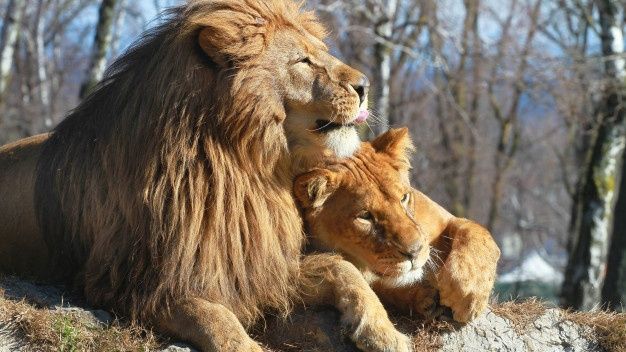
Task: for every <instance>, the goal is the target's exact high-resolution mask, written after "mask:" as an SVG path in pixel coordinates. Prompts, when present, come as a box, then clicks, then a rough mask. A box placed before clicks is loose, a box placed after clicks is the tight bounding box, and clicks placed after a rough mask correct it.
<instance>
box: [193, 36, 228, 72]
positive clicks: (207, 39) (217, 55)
mask: <svg viewBox="0 0 626 352" xmlns="http://www.w3.org/2000/svg"><path fill="white" fill-rule="evenodd" d="M222 37H223V35H220V33H219V31H217V30H215V28H212V27H205V28H203V29H202V30H201V31H200V34H199V36H198V44H200V48H202V51H204V53H205V54H206V55H207V56H208V57H209V59H211V61H213V62H214V63H216V64H217V65H218V66H220V67H226V66H227V64H228V57H227V55H226V54H225V53H224V52H223V51H222V49H221V45H223V43H224V42H225V40H224V38H222ZM220 41H221V42H220Z"/></svg>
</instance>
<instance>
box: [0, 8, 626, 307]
mask: <svg viewBox="0 0 626 352" xmlns="http://www.w3.org/2000/svg"><path fill="white" fill-rule="evenodd" d="M181 3H182V1H176V0H139V1H131V0H0V9H1V11H0V14H1V16H0V17H1V18H0V21H1V22H0V31H1V32H0V144H4V143H6V142H9V141H13V140H16V139H19V138H22V137H26V136H29V135H33V134H36V133H40V132H44V131H48V130H50V129H51V128H53V127H54V126H55V125H56V124H57V123H58V122H59V121H60V120H61V119H63V117H64V115H65V114H66V112H67V111H68V110H69V109H72V108H73V107H74V106H76V104H77V103H78V102H79V101H80V99H81V97H83V96H84V95H85V94H86V93H87V92H89V90H90V89H91V88H92V87H93V85H94V84H95V82H97V81H98V80H99V79H100V78H101V77H102V75H103V73H104V69H105V67H106V66H107V64H108V63H110V62H111V60H114V59H115V57H116V56H117V55H119V54H120V53H121V52H123V50H124V49H125V48H127V47H128V45H129V44H130V43H132V42H133V40H135V39H136V38H137V37H138V36H139V34H140V33H141V32H142V31H144V30H146V29H149V28H151V27H153V26H155V25H156V24H158V23H159V22H160V21H162V19H161V18H160V17H159V16H158V13H160V12H161V11H162V10H163V9H164V8H166V7H168V6H175V5H178V4H181ZM305 6H306V7H307V8H310V9H312V10H316V11H317V12H318V14H319V16H320V18H321V19H322V20H323V21H324V22H325V23H326V24H327V26H328V28H329V29H330V36H329V38H328V44H329V45H330V47H331V50H332V51H333V53H334V54H335V55H337V56H338V57H340V58H341V59H342V60H344V61H345V62H346V63H348V64H350V65H352V66H354V67H356V68H358V69H360V70H362V71H363V72H365V73H367V74H368V75H369V77H370V79H371V81H372V90H371V96H370V101H371V109H372V112H373V118H372V119H371V121H370V126H369V127H368V128H367V129H366V130H364V131H363V132H364V134H365V135H368V136H373V135H376V134H378V133H380V132H381V131H384V130H386V129H387V128H388V127H389V126H392V127H394V126H409V128H410V129H411V133H412V136H413V138H414V141H415V144H416V146H417V153H416V155H415V157H414V160H413V166H414V169H413V182H414V185H415V186H416V187H417V188H419V189H420V190H422V191H423V192H424V193H426V194H427V195H429V196H430V197H431V198H433V199H434V200H435V201H437V202H439V203H441V204H442V205H444V206H445V207H446V208H447V209H449V210H450V211H452V212H453V213H454V214H456V215H458V216H462V217H468V218H471V219H474V220H476V221H478V222H479V223H481V224H483V225H484V226H486V227H487V228H488V229H489V230H491V231H492V233H493V234H494V237H495V238H496V240H497V241H498V244H499V245H500V247H501V249H502V260H501V262H500V266H499V277H498V283H497V289H496V293H497V296H498V299H500V300H508V299H511V298H516V297H526V296H532V295H536V296H539V297H542V298H543V299H546V300H549V301H552V302H554V303H555V304H561V305H563V306H568V307H573V308H576V309H591V308H594V307H600V306H601V307H609V308H613V309H622V302H626V257H624V254H625V253H626V185H625V186H623V187H621V189H622V192H620V184H621V183H626V182H625V181H623V180H624V179H623V178H622V177H621V175H622V173H623V170H622V168H623V165H624V163H623V160H624V148H625V145H626V120H625V119H624V106H623V104H622V102H623V98H624V96H625V89H624V88H625V84H626V71H625V67H624V39H623V29H624V6H625V4H624V2H623V1H615V0H613V1H611V0H336V1H335V0H320V1H315V0H311V1H308V2H305Z"/></svg>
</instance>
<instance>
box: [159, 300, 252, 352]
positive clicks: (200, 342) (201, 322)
mask: <svg viewBox="0 0 626 352" xmlns="http://www.w3.org/2000/svg"><path fill="white" fill-rule="evenodd" d="M155 325H156V327H157V328H158V329H159V330H160V331H161V332H163V333H166V334H168V335H171V336H173V337H176V338H178V339H181V340H182V341H185V342H190V343H191V344H193V345H194V346H196V347H197V348H199V349H200V350H201V351H204V352H239V351H242V352H262V351H263V349H262V348H261V347H260V346H259V345H258V344H257V343H256V342H255V341H254V340H252V338H250V337H249V336H248V334H247V333H246V330H245V329H244V327H243V326H242V325H241V323H240V322H239V320H238V319H237V317H236V316H235V314H233V312H231V311H230V310H228V309H227V308H226V307H224V306H223V305H221V304H217V303H212V302H209V301H207V300H204V299H202V298H190V299H185V300H182V301H179V302H177V303H176V304H174V305H173V306H172V308H171V310H170V312H169V314H164V315H163V316H161V317H159V318H157V319H155Z"/></svg>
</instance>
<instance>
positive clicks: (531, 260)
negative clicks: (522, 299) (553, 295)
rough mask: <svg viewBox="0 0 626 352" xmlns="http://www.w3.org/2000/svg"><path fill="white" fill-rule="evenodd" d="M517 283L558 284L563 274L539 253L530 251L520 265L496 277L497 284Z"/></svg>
mask: <svg viewBox="0 0 626 352" xmlns="http://www.w3.org/2000/svg"><path fill="white" fill-rule="evenodd" d="M518 281H540V282H545V283H554V284H560V283H561V282H562V281H563V273H561V272H559V271H558V270H557V269H555V268H554V267H553V266H552V265H550V263H548V262H547V261H546V260H545V259H543V258H542V257H541V255H539V253H537V252H536V251H532V252H530V254H529V255H528V256H526V258H524V260H523V261H522V264H520V265H519V266H517V267H515V268H513V269H512V270H511V271H509V272H507V273H504V274H502V275H500V277H498V282H500V283H513V282H518Z"/></svg>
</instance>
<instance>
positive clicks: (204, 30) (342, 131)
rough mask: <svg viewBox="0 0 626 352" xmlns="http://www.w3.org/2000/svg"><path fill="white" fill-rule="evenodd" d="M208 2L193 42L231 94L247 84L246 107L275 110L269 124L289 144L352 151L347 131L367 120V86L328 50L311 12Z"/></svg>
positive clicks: (284, 5)
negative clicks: (229, 81)
mask: <svg viewBox="0 0 626 352" xmlns="http://www.w3.org/2000/svg"><path fill="white" fill-rule="evenodd" d="M199 3H202V2H199ZM211 4H212V5H211V7H212V8H211V9H206V11H203V12H202V13H204V14H205V15H204V16H203V17H202V18H200V19H198V21H197V22H198V24H199V25H200V27H201V28H200V31H199V35H198V42H199V44H200V47H201V48H202V50H203V51H204V52H205V53H206V54H207V55H208V57H209V59H210V60H211V61H213V62H214V63H215V65H216V66H217V67H218V70H220V72H222V73H226V74H232V75H233V76H234V77H235V78H234V84H233V86H232V89H238V88H240V87H244V86H246V85H247V86H248V89H250V88H251V89H252V90H253V91H254V92H255V93H256V94H257V95H258V99H257V100H258V101H255V102H254V104H259V105H268V104H271V105H273V106H274V108H275V110H277V111H280V113H277V114H276V116H275V119H276V120H277V122H279V123H284V128H285V131H286V135H287V138H288V140H289V142H297V141H302V140H305V139H306V140H307V141H308V143H309V144H310V143H311V142H315V143H318V144H320V143H322V144H323V145H325V146H326V147H331V148H332V149H333V150H334V151H336V152H337V154H338V155H340V156H345V155H350V154H352V152H354V150H356V149H357V148H358V145H359V139H358V135H357V133H356V130H355V128H354V127H353V126H354V125H355V124H358V123H363V122H364V121H365V120H366V119H367V115H368V112H367V109H366V106H367V92H368V87H369V82H368V80H367V77H366V76H365V75H363V74H362V73H361V72H359V71H357V70H355V69H353V68H351V67H349V66H348V65H346V64H344V63H342V62H341V61H339V60H338V59H337V58H335V57H334V56H332V55H331V54H330V53H329V52H328V48H327V47H326V45H325V44H324V42H323V38H324V29H323V28H322V27H321V25H320V24H319V23H318V22H317V20H316V19H315V17H314V16H313V14H312V13H310V12H302V11H301V10H300V8H299V6H298V5H296V4H294V3H292V2H291V1H266V2H258V1H254V2H252V1H247V0H235V1H223V2H220V1H214V2H211ZM207 6H208V5H207ZM242 72H245V73H247V74H245V75H241V73H242ZM337 132H338V133H337Z"/></svg>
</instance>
